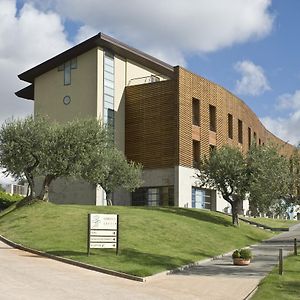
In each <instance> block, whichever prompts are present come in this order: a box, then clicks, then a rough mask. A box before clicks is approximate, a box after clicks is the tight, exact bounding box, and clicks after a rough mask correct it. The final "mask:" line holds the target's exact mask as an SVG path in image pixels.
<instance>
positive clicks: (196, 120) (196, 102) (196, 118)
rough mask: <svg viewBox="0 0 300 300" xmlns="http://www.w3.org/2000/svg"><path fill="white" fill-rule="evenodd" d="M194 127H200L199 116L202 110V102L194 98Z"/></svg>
mask: <svg viewBox="0 0 300 300" xmlns="http://www.w3.org/2000/svg"><path fill="white" fill-rule="evenodd" d="M192 106H193V108H192V110H193V112H192V114H193V116H192V117H193V125H196V126H199V125H200V115H199V110H200V101H199V100H198V99H196V98H193V104H192Z"/></svg>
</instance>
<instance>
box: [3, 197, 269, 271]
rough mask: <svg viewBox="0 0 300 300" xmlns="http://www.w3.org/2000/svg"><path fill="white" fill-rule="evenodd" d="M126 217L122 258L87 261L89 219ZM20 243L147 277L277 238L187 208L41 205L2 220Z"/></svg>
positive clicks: (110, 255) (94, 255)
mask: <svg viewBox="0 0 300 300" xmlns="http://www.w3.org/2000/svg"><path fill="white" fill-rule="evenodd" d="M92 212H93V213H117V214H119V215H120V254H119V255H118V256H116V255H115V252H114V251H113V250H112V249H104V250H103V249H102V250H98V249H92V252H91V255H90V256H89V257H87V255H86V244H87V242H86V239H87V214H88V213H92ZM0 234H1V235H3V236H5V237H7V238H9V239H11V240H13V241H14V242H17V243H20V244H23V245H25V246H29V247H31V248H35V249H38V250H42V251H45V252H48V253H51V254H56V255H60V256H64V257H68V258H72V259H75V260H78V261H82V262H87V263H89V264H94V265H97V266H101V267H105V268H109V269H112V270H118V271H122V272H126V273H129V274H134V275H139V276H147V275H151V274H154V273H157V272H160V271H163V270H168V269H173V268H175V267H177V266H180V265H184V264H187V263H190V262H194V261H198V260H201V259H204V258H208V257H212V256H215V255H218V254H221V253H224V252H228V251H230V250H232V249H234V248H239V247H242V246H246V245H250V244H253V243H256V242H258V241H260V240H262V239H266V238H268V237H270V236H271V235H272V233H269V232H266V231H263V230H261V229H258V228H255V227H253V226H250V225H247V224H244V223H243V222H242V224H241V226H240V227H239V228H235V227H233V226H232V225H231V218H230V217H227V216H225V215H223V214H219V213H216V212H210V211H206V210H196V209H186V208H149V207H120V206H114V207H95V206H79V205H55V204H50V203H43V202H41V203H36V204H33V205H29V206H25V207H22V208H19V209H15V210H12V211H11V212H9V213H7V214H5V215H3V216H2V217H0Z"/></svg>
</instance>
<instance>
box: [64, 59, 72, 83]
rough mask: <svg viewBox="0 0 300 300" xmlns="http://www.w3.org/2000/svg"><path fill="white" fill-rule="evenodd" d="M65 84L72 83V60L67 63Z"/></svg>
mask: <svg viewBox="0 0 300 300" xmlns="http://www.w3.org/2000/svg"><path fill="white" fill-rule="evenodd" d="M64 84H65V85H70V84H71V62H70V61H67V62H66V63H65V69H64Z"/></svg>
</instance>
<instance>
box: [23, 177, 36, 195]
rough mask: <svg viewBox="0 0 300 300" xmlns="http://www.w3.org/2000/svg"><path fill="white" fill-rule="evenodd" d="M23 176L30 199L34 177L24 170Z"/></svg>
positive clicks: (32, 192) (32, 193)
mask: <svg viewBox="0 0 300 300" xmlns="http://www.w3.org/2000/svg"><path fill="white" fill-rule="evenodd" d="M25 177H26V179H27V181H28V189H27V196H28V197H29V198H30V199H32V198H33V197H34V179H33V176H32V175H31V174H28V173H27V172H25Z"/></svg>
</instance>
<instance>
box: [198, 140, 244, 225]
mask: <svg viewBox="0 0 300 300" xmlns="http://www.w3.org/2000/svg"><path fill="white" fill-rule="evenodd" d="M197 177H198V179H199V182H200V185H201V186H203V187H209V188H214V189H217V190H219V191H220V192H221V194H222V196H223V198H224V199H225V200H226V201H227V202H228V203H229V204H230V205H231V210H232V223H233V224H234V225H238V224H239V220H238V207H239V205H240V203H241V201H242V200H243V199H244V196H245V193H246V191H247V187H248V176H247V165H246V162H245V160H244V158H243V155H242V153H241V151H240V150H239V149H238V148H233V147H230V146H228V145H225V146H223V147H221V148H220V149H218V150H214V151H212V152H211V155H210V157H209V158H206V157H205V158H204V159H202V161H201V163H200V167H199V172H198V173H197Z"/></svg>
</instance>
